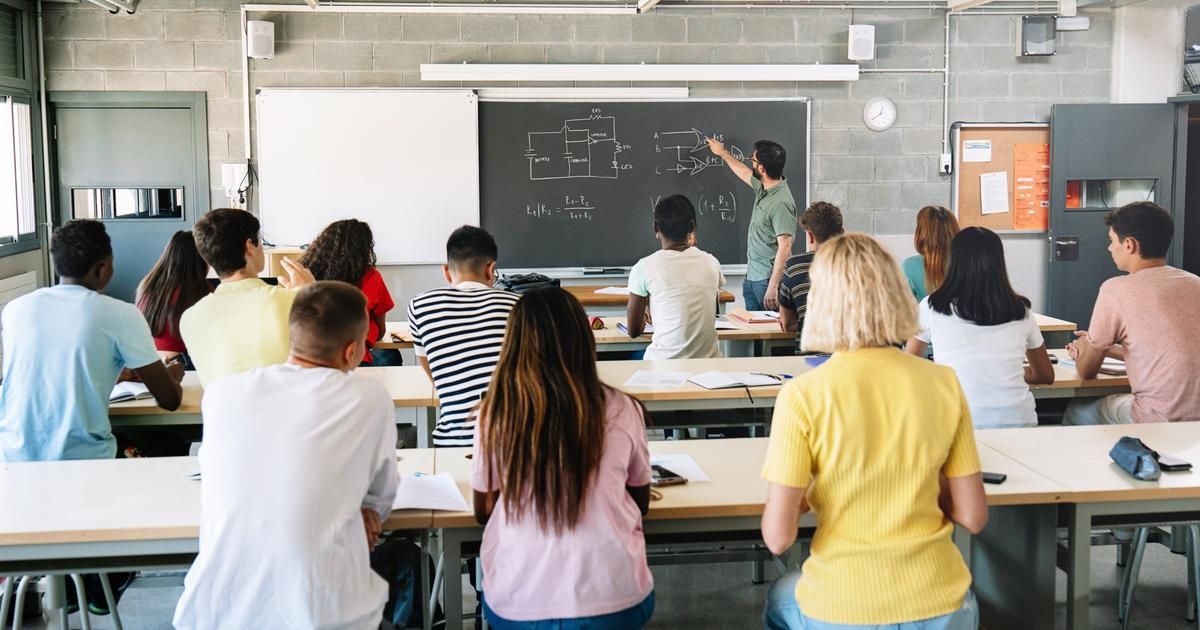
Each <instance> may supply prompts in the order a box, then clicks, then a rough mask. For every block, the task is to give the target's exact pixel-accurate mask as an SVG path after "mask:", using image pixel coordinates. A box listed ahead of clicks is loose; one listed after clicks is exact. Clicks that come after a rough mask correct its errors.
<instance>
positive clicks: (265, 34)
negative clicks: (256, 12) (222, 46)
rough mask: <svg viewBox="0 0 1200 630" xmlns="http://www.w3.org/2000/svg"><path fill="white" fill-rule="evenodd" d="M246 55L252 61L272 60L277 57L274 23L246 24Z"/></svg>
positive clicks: (258, 22) (256, 21) (254, 21)
mask: <svg viewBox="0 0 1200 630" xmlns="http://www.w3.org/2000/svg"><path fill="white" fill-rule="evenodd" d="M246 55H247V56H249V57H250V58H252V59H270V58H271V57H274V56H275V23H274V22H265V21H261V20H249V21H247V22H246Z"/></svg>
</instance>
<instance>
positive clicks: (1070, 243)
mask: <svg viewBox="0 0 1200 630" xmlns="http://www.w3.org/2000/svg"><path fill="white" fill-rule="evenodd" d="M1054 260H1055V262H1073V261H1076V260H1079V237H1078V236H1058V237H1055V238H1054Z"/></svg>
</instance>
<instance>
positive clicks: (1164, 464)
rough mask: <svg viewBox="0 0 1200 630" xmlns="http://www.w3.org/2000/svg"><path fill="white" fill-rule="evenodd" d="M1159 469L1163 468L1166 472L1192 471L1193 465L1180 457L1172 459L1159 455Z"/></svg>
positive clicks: (1168, 456)
mask: <svg viewBox="0 0 1200 630" xmlns="http://www.w3.org/2000/svg"><path fill="white" fill-rule="evenodd" d="M1158 467H1159V468H1162V469H1163V470H1164V471H1166V472H1180V471H1184V470H1191V469H1192V463H1191V462H1186V461H1183V460H1182V459H1179V458H1178V457H1171V456H1170V455H1159V456H1158Z"/></svg>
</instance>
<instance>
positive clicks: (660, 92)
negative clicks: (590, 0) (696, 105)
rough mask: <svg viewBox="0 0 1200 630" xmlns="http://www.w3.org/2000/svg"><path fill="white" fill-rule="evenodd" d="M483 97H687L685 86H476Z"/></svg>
mask: <svg viewBox="0 0 1200 630" xmlns="http://www.w3.org/2000/svg"><path fill="white" fill-rule="evenodd" d="M475 91H476V92H477V93H478V94H479V98H482V99H494V100H504V101H516V100H529V101H544V100H554V99H588V100H598V101H604V100H625V99H631V100H632V99H672V98H687V97H688V89H687V88H685V87H644V88H624V87H579V88H577V87H531V88H523V87H515V88H507V87H496V88H491V87H488V88H477V89H476V90H475Z"/></svg>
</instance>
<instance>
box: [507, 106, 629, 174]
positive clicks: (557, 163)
mask: <svg viewBox="0 0 1200 630" xmlns="http://www.w3.org/2000/svg"><path fill="white" fill-rule="evenodd" d="M528 137H529V145H528V148H526V149H525V158H526V159H528V160H529V179H530V181H538V180H548V179H576V178H590V179H617V177H618V175H619V174H620V172H621V171H622V170H628V169H630V168H632V165H630V164H622V163H621V160H620V159H619V158H618V156H619V155H620V154H621V153H622V152H623V151H628V150H629V149H630V146H629V145H627V144H623V143H622V142H621V141H620V139H619V138H618V137H617V119H616V117H615V116H605V115H603V114H602V113H601V112H600V110H598V109H593V110H592V114H591V115H590V116H588V117H587V118H572V119H568V120H564V121H563V124H562V127H560V128H559V129H558V130H557V131H530V132H528Z"/></svg>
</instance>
